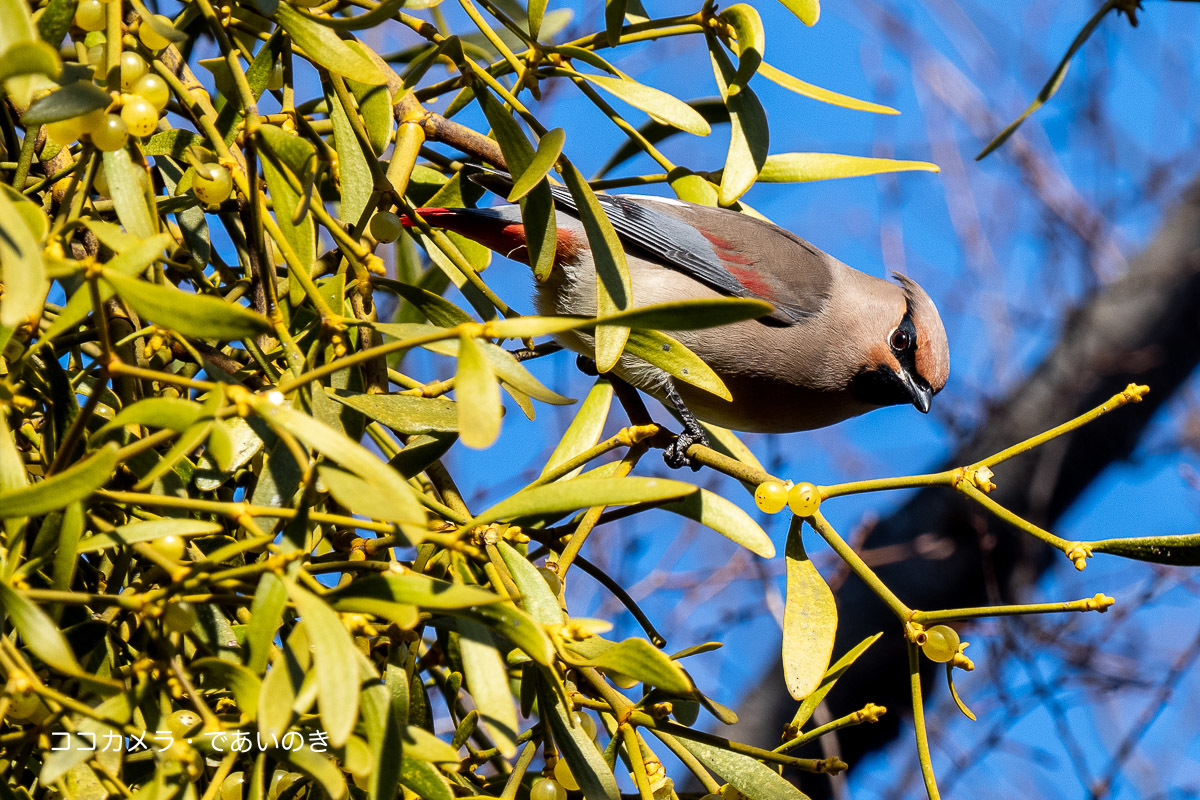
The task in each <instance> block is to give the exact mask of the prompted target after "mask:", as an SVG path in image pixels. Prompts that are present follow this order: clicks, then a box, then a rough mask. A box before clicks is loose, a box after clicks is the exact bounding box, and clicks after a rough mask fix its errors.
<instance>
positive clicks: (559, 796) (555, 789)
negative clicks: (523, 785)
mask: <svg viewBox="0 0 1200 800" xmlns="http://www.w3.org/2000/svg"><path fill="white" fill-rule="evenodd" d="M559 763H560V764H561V763H563V762H561V761H560V762H559ZM529 800H567V790H566V789H564V788H563V787H562V785H561V784H560V783H559V782H558V781H556V780H554V779H553V778H538V779H537V780H536V781H534V782H533V786H531V787H530V788H529Z"/></svg>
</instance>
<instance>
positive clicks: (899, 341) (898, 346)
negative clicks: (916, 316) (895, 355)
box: [890, 328, 912, 352]
mask: <svg viewBox="0 0 1200 800" xmlns="http://www.w3.org/2000/svg"><path fill="white" fill-rule="evenodd" d="M890 344H891V345H892V349H893V350H895V351H897V352H903V351H905V350H907V349H908V347H909V345H911V344H912V337H911V336H909V335H908V331H906V330H904V329H903V328H897V329H896V330H894V331H892V338H891V342H890Z"/></svg>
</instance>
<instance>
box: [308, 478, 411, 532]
mask: <svg viewBox="0 0 1200 800" xmlns="http://www.w3.org/2000/svg"><path fill="white" fill-rule="evenodd" d="M317 473H318V474H319V475H320V477H321V482H322V483H323V484H325V488H327V489H328V490H329V493H330V494H332V495H333V496H334V498H335V499H336V500H337V501H338V503H340V504H341V505H342V506H345V507H346V508H347V509H349V510H350V513H352V514H357V515H359V516H361V517H366V518H368V519H378V520H384V521H386V522H404V523H410V524H418V523H420V522H423V521H424V514H423V513H421V512H420V511H419V510H418V509H416V508H413V507H411V506H409V507H404V506H400V507H397V506H396V505H394V504H393V503H392V502H391V501H390V499H389V498H388V497H387V496H384V495H381V494H380V493H379V492H377V491H376V490H375V487H374V486H373V485H372V484H371V483H370V482H368V481H366V480H363V479H362V478H360V477H358V476H357V475H355V474H354V473H353V472H347V471H346V470H343V469H338V468H337V467H334V466H332V465H329V464H321V465H320V466H318V467H317Z"/></svg>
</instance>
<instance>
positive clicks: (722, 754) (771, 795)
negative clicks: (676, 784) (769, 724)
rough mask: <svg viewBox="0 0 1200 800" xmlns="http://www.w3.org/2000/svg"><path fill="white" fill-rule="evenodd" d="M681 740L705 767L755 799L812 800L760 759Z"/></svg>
mask: <svg viewBox="0 0 1200 800" xmlns="http://www.w3.org/2000/svg"><path fill="white" fill-rule="evenodd" d="M678 739H679V743H680V744H682V745H683V746H684V747H685V748H687V749H688V750H689V751H690V752H691V754H692V755H694V756H695V757H696V758H697V759H698V760H699V761H700V763H701V764H703V765H704V766H706V767H708V768H709V769H710V770H712V771H713V772H715V773H716V774H717V775H719V776H720V777H721V779H722V780H724V781H725V782H726V783H728V784H729V785H730V786H732V787H733V788H735V789H737V790H738V791H739V792H741V793H742V794H744V795H745V796H746V797H749V798H751V799H752V800H808V795H806V794H804V793H803V792H801V791H800V790H799V789H797V788H796V787H795V786H793V785H792V784H791V783H789V782H788V781H786V780H784V779H783V778H782V777H781V776H780V775H779V773H777V772H776V771H775V770H773V769H771V768H770V767H768V766H767V765H766V764H763V763H762V762H761V761H758V760H757V759H754V758H751V757H750V756H746V755H742V754H741V753H735V752H733V751H732V750H729V749H726V748H724V747H718V746H717V745H714V744H709V743H708V742H700V741H697V740H696V739H688V738H684V737H683V736H679V737H678Z"/></svg>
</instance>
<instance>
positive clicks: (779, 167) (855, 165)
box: [758, 153, 939, 183]
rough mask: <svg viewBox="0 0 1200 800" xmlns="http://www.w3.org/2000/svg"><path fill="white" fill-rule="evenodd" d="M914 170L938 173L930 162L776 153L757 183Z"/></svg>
mask: <svg viewBox="0 0 1200 800" xmlns="http://www.w3.org/2000/svg"><path fill="white" fill-rule="evenodd" d="M911 170H921V171H923V172H938V171H939V168H938V165H937V164H931V163H929V162H928V161H898V160H896V159H892V158H868V157H865V156H844V155H839V154H837V153H776V154H774V155H770V156H767V161H766V163H765V164H763V168H762V171H761V172H760V173H759V176H758V179H759V180H760V181H763V182H765V183H800V182H804V181H827V180H830V179H832V178H855V177H859V176H861V175H878V174H880V173H883V172H906V171H911Z"/></svg>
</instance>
